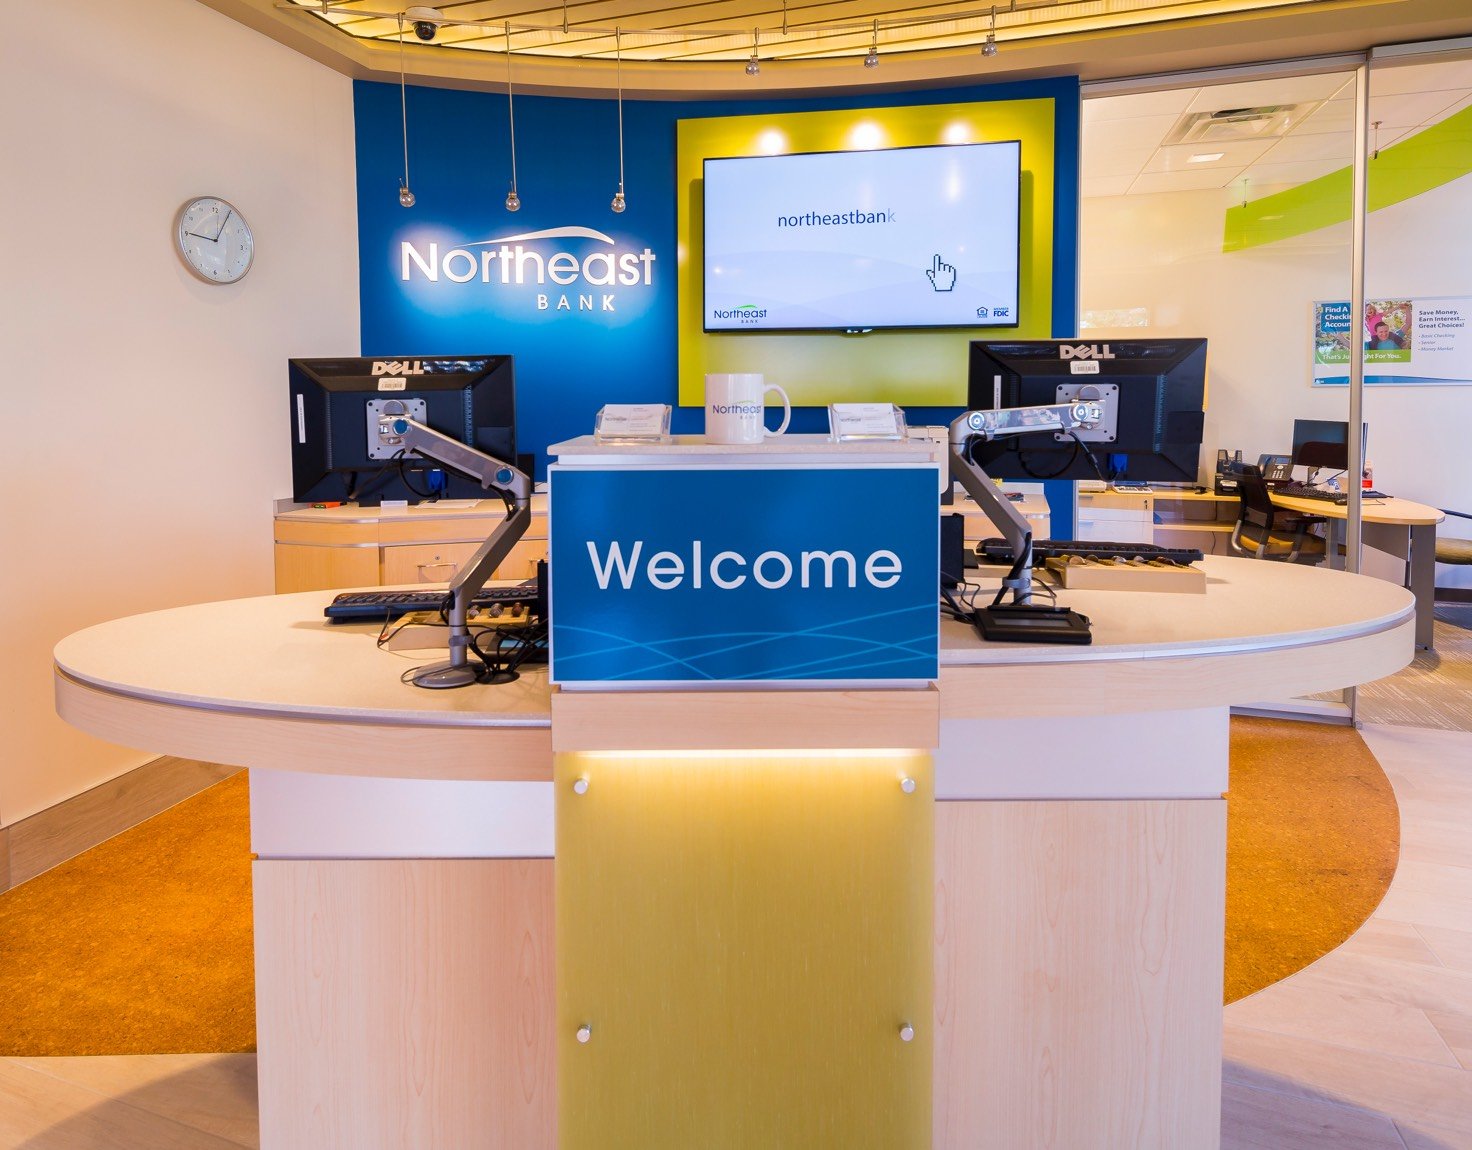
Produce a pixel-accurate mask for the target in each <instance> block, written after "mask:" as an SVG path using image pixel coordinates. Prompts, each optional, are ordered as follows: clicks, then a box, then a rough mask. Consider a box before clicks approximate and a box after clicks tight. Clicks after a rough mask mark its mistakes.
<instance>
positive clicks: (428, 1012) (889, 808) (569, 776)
mask: <svg viewBox="0 0 1472 1150" xmlns="http://www.w3.org/2000/svg"><path fill="white" fill-rule="evenodd" d="M1204 566H1205V570H1206V574H1207V578H1208V589H1207V592H1206V594H1205V595H1204V596H1201V595H1172V594H1159V593H1145V592H1139V593H1118V592H1115V593H1110V592H1084V591H1070V592H1068V593H1067V600H1068V602H1069V603H1070V605H1072V606H1074V607H1075V608H1077V609H1078V610H1080V611H1082V612H1084V613H1085V614H1087V615H1089V616H1090V617H1091V618H1092V619H1093V622H1094V637H1095V638H1094V645H1093V646H1090V647H1079V648H1063V647H1048V646H1034V645H984V644H982V643H981V642H980V641H979V640H978V639H977V638H976V636H975V635H974V634H973V632H972V631H971V629H970V628H969V627H967V626H965V625H962V624H959V623H953V622H945V623H943V625H942V628H941V631H942V635H941V667H940V676H939V681H938V685H933V686H931V687H930V688H928V689H925V688H922V689H918V690H888V691H865V690H832V689H828V690H824V689H819V690H813V691H777V690H763V689H756V690H751V691H716V692H708V691H694V690H691V691H684V690H653V691H646V692H629V693H623V694H616V695H615V694H609V693H606V692H572V691H559V690H555V689H552V688H550V687H549V686H548V684H547V681H546V678H545V673H544V672H542V671H531V672H527V673H524V674H523V675H522V677H521V678H520V679H519V680H518V681H517V682H515V683H511V684H508V685H504V686H478V687H473V688H469V689H465V690H458V691H444V692H437V691H424V690H416V689H414V688H412V687H410V686H406V685H404V684H403V683H401V681H400V676H401V674H402V672H403V671H405V670H406V669H408V668H409V667H411V666H413V665H416V663H418V662H425V661H429V660H430V659H431V658H434V657H437V656H438V652H425V653H422V654H420V655H415V656H413V657H409V656H406V655H405V654H404V653H394V652H391V651H387V650H384V649H381V648H380V647H379V645H378V644H377V642H376V638H377V628H376V627H368V626H359V625H348V626H343V625H332V626H329V625H326V624H325V623H324V621H323V619H322V614H321V612H322V607H323V605H324V604H325V603H326V602H327V601H328V600H329V598H330V593H327V592H309V593H300V594H290V595H281V596H274V597H265V598H258V599H245V600H237V601H233V602H227V603H212V604H202V605H198V606H190V607H181V608H177V609H174V610H170V611H160V612H155V613H152V614H148V615H142V616H135V617H132V618H127V619H120V620H117V621H114V622H110V623H105V624H102V625H100V626H96V627H92V628H89V629H87V630H85V631H82V632H79V633H77V634H75V635H73V636H71V637H69V638H67V639H66V640H64V641H63V642H62V643H61V644H59V645H58V647H57V649H56V657H55V658H56V667H55V674H56V691H57V706H58V710H59V711H60V713H61V714H62V715H63V717H65V718H66V719H67V720H68V721H70V722H72V723H73V724H75V725H76V726H78V727H80V728H82V729H84V730H86V731H89V732H90V733H92V734H95V735H97V736H99V737H102V738H105V739H109V740H111V741H114V742H118V743H122V744H125V745H129V746H134V747H140V748H146V749H149V750H153V751H157V752H160V753H166V754H172V755H180V756H185V757H191V758H200V759H206V760H212V761H218V762H224V763H232V764H240V765H242V766H246V767H249V768H250V769H251V817H252V826H251V836H252V850H253V851H254V853H255V856H256V861H255V863H254V900H255V924H256V934H255V938H256V942H255V945H256V981H257V1028H258V1041H259V1061H258V1069H259V1080H260V1102H261V1145H262V1146H263V1147H266V1148H268V1150H270V1148H273V1147H302V1146H312V1147H344V1148H352V1150H363V1148H366V1147H377V1146H422V1147H431V1146H436V1147H456V1148H462V1147H491V1148H496V1150H540V1148H551V1147H554V1146H562V1147H568V1148H579V1150H580V1148H583V1147H590V1148H591V1147H597V1148H598V1150H617V1148H621V1147H629V1148H631V1150H634V1148H637V1150H649V1148H651V1147H676V1146H678V1147H682V1148H684V1147H691V1148H693V1147H702V1148H705V1147H721V1148H725V1147H731V1148H736V1147H742V1148H756V1147H761V1148H762V1150H767V1148H769V1147H779V1146H789V1147H802V1148H803V1150H819V1148H824V1147H834V1148H837V1147H843V1148H844V1150H850V1148H853V1147H874V1148H875V1150H903V1148H910V1147H913V1148H916V1150H919V1148H921V1147H930V1146H935V1147H947V1148H950V1147H954V1148H957V1150H959V1148H961V1147H968V1148H969V1147H976V1146H983V1145H984V1146H995V1147H1008V1148H1010V1147H1017V1148H1021V1147H1027V1148H1034V1147H1049V1146H1052V1147H1080V1146H1088V1147H1090V1148H1091V1150H1105V1148H1110V1147H1117V1148H1120V1150H1126V1148H1128V1150H1145V1148H1149V1147H1158V1148H1161V1150H1180V1148H1182V1147H1192V1148H1193V1150H1209V1148H1211V1147H1214V1146H1216V1145H1217V1144H1218V1139H1219V1123H1220V1082H1221V1018H1222V1016H1221V993H1222V946H1223V939H1222V931H1223V901H1224V894H1223V890H1224V850H1225V802H1224V801H1223V792H1225V791H1226V790H1227V786H1228V776H1227V736H1228V731H1227V726H1228V707H1229V706H1230V705H1231V704H1232V703H1234V702H1238V701H1241V700H1243V699H1245V698H1247V697H1249V696H1250V697H1251V698H1262V697H1269V696H1275V695H1281V696H1287V695H1293V694H1299V693H1306V692H1314V691H1320V690H1327V689H1333V688H1339V687H1344V686H1347V685H1350V684H1353V683H1359V682H1363V681H1366V680H1369V679H1374V678H1378V677H1380V676H1383V675H1386V674H1389V673H1391V672H1393V671H1395V670H1397V669H1399V668H1400V667H1402V666H1404V665H1405V664H1406V663H1407V662H1408V661H1409V659H1410V657H1411V653H1412V636H1413V628H1414V605H1413V601H1412V597H1411V596H1410V594H1409V593H1407V592H1406V591H1405V590H1404V589H1402V588H1400V587H1397V586H1394V585H1393V584H1391V583H1388V582H1383V581H1379V580H1374V579H1368V578H1362V577H1357V576H1353V575H1347V574H1343V573H1340V572H1334V571H1324V570H1315V569H1308V568H1302V569H1301V568H1297V567H1293V566H1284V565H1278V564H1271V563H1262V562H1253V561H1250V560H1245V559H1232V558H1218V557H1209V558H1208V559H1207V560H1206V561H1205V564H1204ZM932 756H933V761H932ZM651 775H660V776H661V777H662V778H663V779H664V782H663V783H662V784H661V786H663V787H664V788H665V789H664V790H660V791H658V801H656V798H655V797H654V792H655V788H652V787H648V788H644V789H641V787H644V783H645V782H647V780H648V778H649V777H650V776H651ZM630 776H633V777H636V778H637V780H638V782H639V785H638V786H634V785H631V784H629V783H628V782H627V779H628V778H629V777H630ZM690 788H695V789H690ZM712 788H713V789H712ZM620 805H622V806H623V807H624V808H625V810H626V813H631V817H630V818H629V819H627V820H626V821H625V822H624V823H623V824H621V825H622V827H623V828H624V831H625V832H627V833H625V834H624V837H622V838H619V837H617V836H616V835H615V836H610V835H609V834H607V833H605V831H606V827H603V825H602V824H599V819H601V818H602V816H603V813H604V808H605V806H612V807H619V806H620ZM856 827H857V828H859V829H860V834H859V838H858V839H857V841H856V840H855V839H854V838H853V837H852V836H853V834H854V828H856ZM870 827H873V828H875V829H873V831H872V833H871V831H870V830H868V829H865V828H870ZM892 848H893V849H892ZM590 855H591V858H590V857H588V856H590ZM630 858H632V859H633V860H634V861H633V862H632V863H631V864H630V865H631V866H632V867H633V868H634V869H633V871H632V872H631V873H632V874H633V875H634V876H635V878H636V879H637V881H634V882H631V883H630V884H628V885H626V886H625V887H623V888H620V889H616V890H614V891H612V892H610V891H609V890H607V889H606V888H603V887H596V886H595V887H592V888H588V887H584V886H579V885H578V883H579V882H581V881H582V880H581V879H579V880H577V882H574V881H573V877H572V876H573V875H574V873H575V872H576V873H578V874H581V873H583V871H582V869H580V868H587V867H589V865H590V864H591V866H592V868H593V869H594V870H596V868H597V866H598V865H599V863H600V861H608V862H610V863H611V862H614V861H618V862H619V863H620V865H621V866H622V865H623V862H624V860H626V859H630ZM896 858H898V859H900V860H901V861H900V863H899V864H895V865H891V864H890V863H888V862H886V863H884V864H883V865H876V864H874V863H873V862H872V859H881V860H883V859H896ZM754 872H762V874H760V875H756V876H755V877H753V875H754ZM767 872H770V873H767ZM899 872H903V873H899ZM749 882H755V883H756V884H757V885H756V886H754V887H749V886H748V885H747V884H748V883H749ZM763 883H765V885H762V884H763ZM752 890H755V891H758V892H760V894H759V897H756V898H755V899H749V900H748V901H745V902H743V899H744V898H747V896H748V895H750V893H751V891H752ZM681 900H683V901H681ZM672 906H674V907H678V908H681V909H680V910H679V913H677V914H672V913H671V911H670V908H671V907H672ZM600 980H603V981H602V982H600ZM604 983H607V984H608V985H605V984H604Z"/></svg>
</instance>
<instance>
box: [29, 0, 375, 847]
mask: <svg viewBox="0 0 1472 1150" xmlns="http://www.w3.org/2000/svg"><path fill="white" fill-rule="evenodd" d="M44 7H45V9H46V14H45V17H44V21H43V22H42V24H43V27H44V31H41V32H37V33H36V34H34V35H31V34H26V33H22V32H20V31H19V30H16V29H12V30H10V31H9V32H7V34H6V35H7V51H6V54H5V57H6V59H5V66H4V68H3V69H0V106H3V107H5V109H6V112H5V115H4V117H3V128H0V133H3V135H0V152H3V155H4V157H5V173H6V174H5V178H4V180H3V181H0V253H3V255H0V346H3V347H4V351H5V370H4V376H3V379H4V383H3V388H4V400H5V402H4V410H5V414H6V416H7V418H6V419H5V421H4V424H5V427H6V429H7V430H6V432H5V435H4V443H5V447H4V449H3V450H4V465H3V472H4V476H5V480H4V482H3V485H0V486H3V494H0V539H3V540H4V560H3V562H0V592H3V598H0V601H3V602H4V603H5V604H6V609H7V614H8V621H7V626H6V628H5V640H4V657H3V661H0V707H3V721H4V730H5V737H4V744H3V751H0V825H7V824H9V823H13V822H15V821H16V820H18V819H21V818H24V817H25V816H27V815H30V814H32V813H34V812H35V811H37V810H40V809H42V808H44V807H47V806H50V805H52V804H54V803H56V802H58V801H60V800H62V799H65V798H67V797H69V796H71V795H74V794H77V793H79V792H80V791H83V790H85V789H87V788H89V787H91V786H95V785H96V784H97V783H99V782H102V781H104V780H106V779H108V778H111V777H114V776H116V775H118V774H120V773H122V772H124V771H126V770H128V769H130V768H132V767H134V766H136V765H138V764H139V763H141V762H144V761H146V760H147V759H149V758H151V757H152V754H150V753H148V749H147V748H144V749H142V750H125V749H123V748H117V747H111V746H107V745H105V744H102V743H99V742H97V741H95V740H93V739H90V738H88V737H87V736H84V735H81V734H80V733H78V732H76V731H74V730H72V729H71V728H69V727H67V726H66V725H65V724H63V723H62V722H61V721H60V720H59V719H58V718H56V716H55V713H54V708H53V701H52V688H51V666H50V659H51V649H52V646H53V645H54V644H55V643H56V641H57V640H58V639H60V638H61V637H63V636H64V635H66V634H68V633H70V632H72V631H74V630H77V629H78V628H81V627H85V626H88V625H90V624H92V623H95V622H99V621H101V620H104V619H108V618H113V617H117V616H120V615H128V614H134V613H137V612H142V611H150V610H153V609H156V608H160V607H166V606H172V605H177V604H182V603H189V602H196V601H201V600H211V599H224V598H230V597H237V596H244V595H256V594H263V593H269V592H270V591H271V589H272V574H271V510H272V500H273V498H274V497H277V496H284V495H287V494H289V492H290V464H289V457H288V439H287V436H288V431H289V426H288V421H287V403H286V360H287V358H288V357H289V356H297V355H337V354H356V353H357V350H358V342H359V341H358V318H357V317H358V299H357V297H358V291H357V282H358V280H357V272H358V264H357V220H356V211H355V207H354V205H355V177H354V167H353V117H352V87H351V82H350V81H349V80H348V79H346V78H345V77H343V76H340V75H338V74H336V73H334V72H331V71H329V70H328V69H326V68H324V67H322V66H321V65H319V64H316V63H313V62H312V61H310V60H308V59H306V58H305V57H303V56H300V55H298V54H296V53H294V52H291V51H289V50H287V49H286V48H283V47H281V46H280V45H278V44H275V43H273V42H272V41H270V40H267V39H266V38H265V37H262V36H260V35H258V34H256V33H254V32H251V31H250V30H248V29H246V28H245V27H243V26H242V25H240V24H237V23H235V22H234V21H231V20H228V19H226V18H225V17H223V16H220V15H218V14H217V13H215V12H212V11H210V10H209V9H207V8H205V7H203V6H202V5H200V4H197V3H195V2H194V0H148V3H146V4H118V3H115V2H114V3H105V2H102V0H68V2H67V3H65V4H48V5H45V6H44ZM204 193H208V194H214V195H219V196H222V197H224V198H225V199H227V200H230V201H231V202H232V203H234V204H235V205H236V206H237V207H238V208H240V210H241V211H242V212H243V213H244V214H245V216H246V217H247V219H248V220H249V222H250V224H251V226H252V228H253V229H254V231H255V234H256V239H257V254H256V262H255V266H254V267H253V268H252V270H251V272H250V273H249V274H248V275H247V276H246V278H245V279H244V280H243V281H242V282H241V283H239V284H236V285H233V286H228V287H221V286H213V285H206V284H203V283H201V282H199V281H197V280H196V279H194V278H193V277H192V276H191V275H190V274H189V273H188V272H187V271H186V270H185V269H184V267H183V265H182V264H181V263H180V262H179V260H178V259H177V257H176V256H175V254H174V251H173V248H172V242H171V225H172V221H173V217H174V213H175V211H176V210H177V209H178V207H179V205H180V204H181V203H182V202H183V201H184V200H185V199H186V198H187V197H189V196H193V195H198V194H204ZM218 657H219V658H221V659H229V658H230V657H231V653H230V652H229V651H220V652H218Z"/></svg>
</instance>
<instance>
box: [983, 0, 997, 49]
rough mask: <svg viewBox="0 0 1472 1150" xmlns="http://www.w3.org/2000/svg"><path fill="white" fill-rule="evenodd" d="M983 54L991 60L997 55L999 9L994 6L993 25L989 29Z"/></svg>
mask: <svg viewBox="0 0 1472 1150" xmlns="http://www.w3.org/2000/svg"><path fill="white" fill-rule="evenodd" d="M981 54H982V55H983V56H986V57H987V58H988V59H990V58H991V57H992V56H995V55H996V54H997V8H996V5H995V4H994V5H992V23H991V27H990V28H988V29H987V33H986V42H985V43H984V44H982V46H981Z"/></svg>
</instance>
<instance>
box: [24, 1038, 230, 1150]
mask: <svg viewBox="0 0 1472 1150" xmlns="http://www.w3.org/2000/svg"><path fill="white" fill-rule="evenodd" d="M0 1146H6V1147H16V1148H23V1150H240V1146H241V1143H238V1142H232V1141H230V1140H228V1139H225V1138H217V1137H215V1136H214V1135H213V1134H208V1133H206V1132H204V1131H203V1130H199V1129H196V1128H194V1127H192V1126H188V1125H185V1124H184V1123H181V1122H175V1121H174V1120H172V1119H170V1118H165V1117H163V1116H161V1115H158V1114H153V1113H150V1112H149V1111H147V1110H142V1109H139V1108H138V1107H136V1106H131V1105H129V1104H128V1102H127V1101H126V1099H110V1098H103V1097H101V1096H100V1095H98V1094H95V1093H93V1092H92V1091H90V1090H88V1089H86V1088H84V1087H81V1086H77V1085H74V1084H73V1083H70V1082H63V1081H62V1080H61V1079H59V1078H53V1077H51V1076H50V1075H47V1074H41V1073H38V1072H37V1071H34V1070H31V1069H29V1068H28V1067H25V1066H19V1065H16V1064H15V1063H14V1062H12V1061H10V1060H8V1059H0Z"/></svg>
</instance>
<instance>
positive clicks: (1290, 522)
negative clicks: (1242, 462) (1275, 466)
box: [1231, 467, 1326, 563]
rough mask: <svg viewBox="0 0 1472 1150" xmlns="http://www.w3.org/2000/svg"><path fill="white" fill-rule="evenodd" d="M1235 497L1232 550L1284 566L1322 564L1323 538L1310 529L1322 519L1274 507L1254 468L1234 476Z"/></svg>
mask: <svg viewBox="0 0 1472 1150" xmlns="http://www.w3.org/2000/svg"><path fill="white" fill-rule="evenodd" d="M1237 497H1238V499H1239V500H1240V501H1241V508H1240V510H1239V511H1238V514H1237V525H1236V526H1235V527H1233V528H1232V537H1231V546H1232V550H1234V551H1236V552H1237V553H1238V554H1239V555H1248V556H1251V557H1252V558H1254V559H1276V560H1279V561H1281V562H1285V563H1322V562H1323V561H1324V556H1325V554H1326V548H1325V543H1324V537H1323V536H1322V535H1315V534H1313V533H1312V532H1311V531H1310V530H1309V528H1311V527H1315V526H1317V525H1318V524H1320V523H1323V522H1324V519H1323V517H1321V516H1318V515H1303V514H1301V513H1299V512H1296V511H1287V510H1285V509H1283V508H1281V507H1277V506H1275V505H1274V503H1273V500H1272V497H1271V496H1270V495H1269V494H1268V485H1267V484H1266V483H1264V482H1263V478H1262V476H1261V475H1259V474H1258V473H1257V468H1255V467H1248V468H1245V469H1244V470H1243V473H1242V474H1241V475H1239V476H1238V477H1237Z"/></svg>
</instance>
